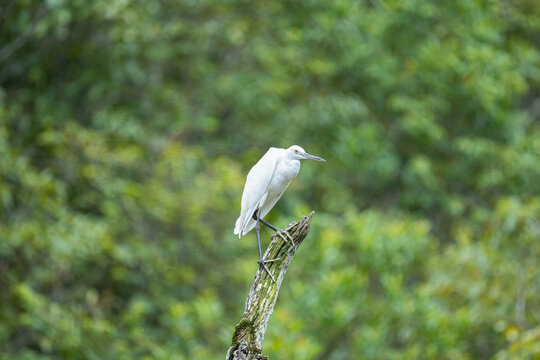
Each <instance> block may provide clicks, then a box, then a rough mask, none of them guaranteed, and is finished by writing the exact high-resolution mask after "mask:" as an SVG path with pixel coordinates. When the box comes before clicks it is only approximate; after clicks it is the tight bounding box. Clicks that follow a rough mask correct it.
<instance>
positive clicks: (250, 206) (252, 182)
mask: <svg viewBox="0 0 540 360" xmlns="http://www.w3.org/2000/svg"><path fill="white" fill-rule="evenodd" d="M282 151H285V150H284V149H279V148H274V147H271V148H270V149H268V151H267V152H266V154H264V155H263V157H262V158H261V159H260V160H259V161H258V162H257V163H256V164H255V165H254V166H253V167H252V168H251V170H250V171H249V173H248V176H247V179H246V185H245V186H244V192H243V193H242V209H241V211H240V216H239V217H238V220H236V226H235V228H234V233H235V234H237V235H238V237H241V236H242V235H244V234H246V233H247V232H248V231H249V230H251V229H252V228H253V226H251V228H249V230H247V228H248V223H249V221H250V219H251V217H252V215H253V213H254V212H255V210H257V208H258V207H259V206H260V203H261V200H262V198H263V197H264V196H265V194H266V192H267V189H268V184H270V180H271V179H272V175H273V174H274V170H275V169H276V164H277V160H278V158H279V156H280V155H281V152H282ZM276 201H277V200H276Z"/></svg>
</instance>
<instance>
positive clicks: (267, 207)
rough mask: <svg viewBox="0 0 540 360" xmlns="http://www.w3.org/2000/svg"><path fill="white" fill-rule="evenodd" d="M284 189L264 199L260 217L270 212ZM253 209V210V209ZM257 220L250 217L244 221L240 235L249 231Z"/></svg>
mask: <svg viewBox="0 0 540 360" xmlns="http://www.w3.org/2000/svg"><path fill="white" fill-rule="evenodd" d="M289 184H290V183H289ZM287 187H288V185H287V186H286V187H285V190H287ZM285 190H283V191H282V192H281V193H279V194H278V195H276V196H274V197H273V198H272V199H266V200H265V201H264V204H263V206H262V207H261V213H260V218H261V219H262V218H264V217H265V216H266V214H268V213H269V212H270V210H272V208H273V207H274V205H276V203H277V202H278V200H279V199H280V198H281V195H283V193H284V192H285ZM254 211H255V210H254ZM256 222H257V221H256V220H254V219H253V217H250V218H249V220H248V221H247V222H246V225H245V226H244V230H243V231H242V235H245V234H247V233H248V232H249V231H251V229H253V228H254V227H255V223H256Z"/></svg>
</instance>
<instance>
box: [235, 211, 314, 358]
mask: <svg viewBox="0 0 540 360" xmlns="http://www.w3.org/2000/svg"><path fill="white" fill-rule="evenodd" d="M313 214H314V211H312V212H311V214H310V215H309V217H306V216H302V219H301V220H300V221H296V222H293V223H291V224H289V225H288V226H287V227H286V228H285V229H284V230H286V231H287V232H288V233H289V234H290V235H291V237H292V238H293V242H294V245H293V244H292V243H291V241H290V240H288V241H287V242H285V241H284V240H283V239H282V238H281V237H280V236H279V235H278V234H275V235H272V241H271V242H270V245H269V246H268V249H267V250H266V252H265V253H264V257H263V259H264V260H272V259H278V260H277V261H274V262H271V263H267V264H266V266H267V267H268V269H269V270H270V273H272V276H273V277H274V279H275V280H276V281H275V282H274V280H272V278H271V277H270V276H269V275H268V273H267V272H266V271H265V270H264V269H262V268H259V269H258V270H257V273H256V274H255V281H254V282H253V285H252V286H251V290H250V291H249V295H248V298H247V301H246V308H245V310H244V315H242V319H240V322H239V323H238V325H236V327H235V329H234V334H233V338H232V344H231V347H230V348H229V351H228V352H227V357H226V360H263V359H264V360H266V359H268V357H266V356H264V355H262V342H263V338H264V333H265V332H266V327H267V325H268V321H269V320H270V315H272V312H273V311H274V305H275V304H276V300H277V297H278V292H279V289H280V287H281V284H282V282H283V278H284V277H285V273H286V272H287V268H288V267H289V264H290V263H291V261H292V259H293V256H294V254H295V253H296V250H297V249H298V247H299V246H300V244H302V242H303V240H304V239H305V237H306V235H307V234H308V232H309V229H310V223H311V218H312V217H313Z"/></svg>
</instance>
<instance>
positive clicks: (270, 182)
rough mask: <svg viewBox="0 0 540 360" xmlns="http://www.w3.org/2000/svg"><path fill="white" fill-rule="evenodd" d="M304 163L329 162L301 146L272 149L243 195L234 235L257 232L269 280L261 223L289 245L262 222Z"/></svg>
mask: <svg viewBox="0 0 540 360" xmlns="http://www.w3.org/2000/svg"><path fill="white" fill-rule="evenodd" d="M302 159H313V160H318V161H326V160H324V159H322V158H320V157H317V156H314V155H310V154H308V153H306V152H305V151H304V149H302V148H301V147H300V146H298V145H293V146H291V147H290V148H288V149H279V148H274V147H271V148H270V149H268V151H267V152H266V154H264V156H263V157H262V158H261V159H260V160H259V161H258V162H257V163H256V164H255V165H254V166H253V167H252V168H251V170H250V171H249V173H248V176H247V179H246V185H245V186H244V192H243V193H242V208H241V211H240V216H239V217H238V220H236V226H235V228H234V234H236V235H238V238H241V237H242V236H243V235H246V234H247V233H248V232H249V231H250V230H251V229H253V228H255V231H256V234H257V245H258V246H259V266H263V267H264V268H265V270H266V271H267V272H268V274H269V275H270V277H272V275H271V274H270V272H269V271H268V268H267V267H266V265H265V263H264V261H263V259H262V251H261V240H260V235H259V223H260V222H261V223H263V224H264V225H266V226H268V227H269V228H270V229H272V230H274V231H276V232H277V233H278V234H279V235H280V236H281V237H282V238H283V239H284V240H285V241H287V240H286V238H285V237H284V236H283V234H282V232H281V231H280V230H279V229H278V228H276V227H275V226H273V225H271V224H269V223H267V222H266V221H264V220H262V219H263V218H264V217H265V216H266V214H268V212H269V211H270V210H271V209H272V208H273V207H274V205H275V204H276V203H277V201H278V200H279V198H280V197H281V195H283V193H284V192H285V190H286V189H287V186H289V184H290V183H291V181H292V180H293V179H294V178H295V177H296V175H297V174H298V171H299V170H300V160H302ZM285 235H287V237H288V238H289V239H291V241H292V238H291V237H290V235H289V234H287V233H285ZM270 261H272V260H270ZM267 262H268V261H267ZM272 279H273V277H272Z"/></svg>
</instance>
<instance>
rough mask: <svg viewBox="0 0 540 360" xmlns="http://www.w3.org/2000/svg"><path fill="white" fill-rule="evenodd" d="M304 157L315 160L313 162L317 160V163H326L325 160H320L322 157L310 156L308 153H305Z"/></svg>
mask: <svg viewBox="0 0 540 360" xmlns="http://www.w3.org/2000/svg"><path fill="white" fill-rule="evenodd" d="M303 155H304V157H305V158H306V159H313V160H317V161H323V162H326V160H324V159H323V158H320V157H318V156H315V155H311V154H308V153H304V154H303Z"/></svg>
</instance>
